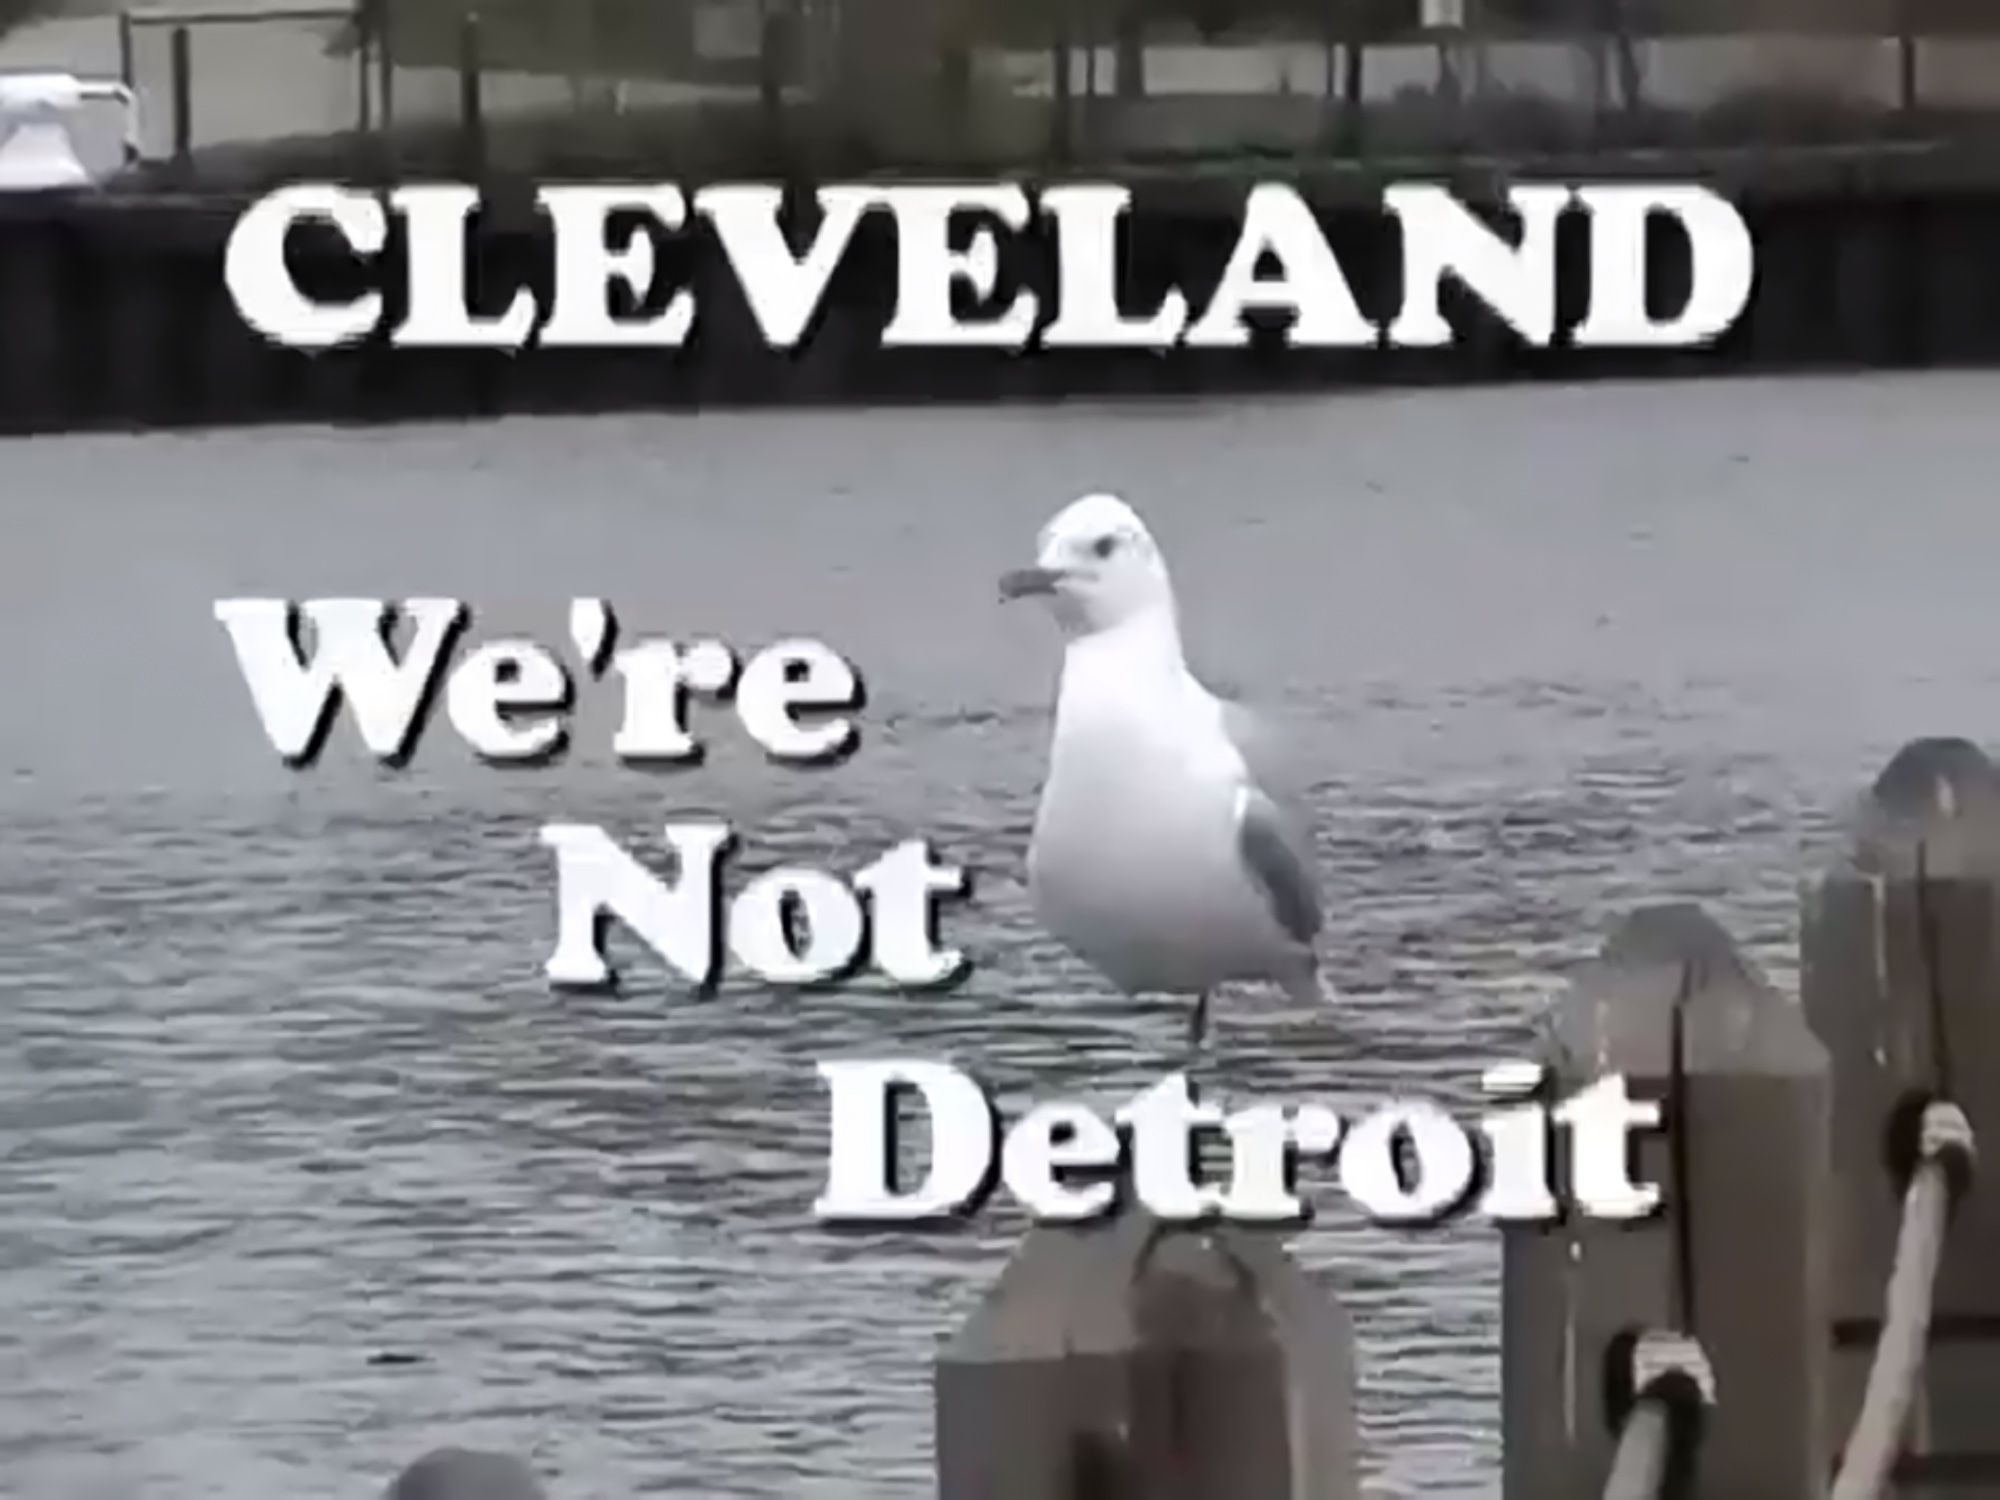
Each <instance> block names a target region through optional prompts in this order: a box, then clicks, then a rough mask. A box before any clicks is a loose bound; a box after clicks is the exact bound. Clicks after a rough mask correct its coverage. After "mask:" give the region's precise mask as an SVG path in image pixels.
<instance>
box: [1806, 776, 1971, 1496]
mask: <svg viewBox="0 0 2000 1500" xmlns="http://www.w3.org/2000/svg"><path fill="white" fill-rule="evenodd" d="M1802 909H1803V910H1802V916H1803V921H1802V930H1801V942H1800V949H1801V960H1802V975H1801V979H1802V985H1803V992H1804V1000H1805V1007H1806V1013H1807V1015H1808V1016H1809V1017H1810V1018H1811V1020H1812V1024H1813V1028H1814V1030H1816V1031H1817V1032H1818V1033H1819V1035H1820V1036H1821V1037H1823V1038H1824V1039H1825V1041H1826V1044H1827V1048H1828V1050H1829V1052H1830V1053H1831V1054H1832V1058H1833V1086H1834V1116H1833V1141H1834V1160H1835V1161H1836V1162H1837V1163H1838V1167H1837V1170H1836V1172H1835V1177H1834V1192H1833V1218H1832V1230H1831V1239H1832V1242H1833V1245H1832V1248H1833V1253H1834V1264H1833V1275H1834V1301H1833V1325H1832V1326H1833V1347H1834V1379H1833V1395H1832V1404H1833V1416H1834V1429H1833V1433H1834V1436H1835V1438H1836V1439H1838V1438H1839V1437H1840V1436H1841V1435H1843V1434H1844V1433H1845V1432H1846V1431H1847V1430H1848V1428H1849V1427H1850V1426H1851V1424H1852V1423H1853V1421H1854V1417H1855V1414H1856V1411H1857V1410H1858V1408H1859V1406H1860V1403H1861V1396H1862V1391H1863V1388H1864V1385H1865V1382H1866V1380H1867V1374H1868V1368H1869V1365H1870V1363H1871V1360H1872V1358H1873V1355H1874V1351H1875V1344H1876V1339H1877V1337H1878V1335H1879V1333H1880V1331H1881V1324H1882V1316H1883V1296H1884V1287H1885V1285H1886V1284H1887V1282H1888V1279H1889V1270H1890V1265H1891V1263H1892V1261H1893V1259H1894V1257H1895V1251H1896V1239H1897V1234H1898V1226H1899V1221H1900V1219H1901V1215H1902V1198H1903V1191H1904V1187H1905V1185H1906V1183H1907V1181H1908V1179H1909V1176H1910V1173H1911V1171H1912V1169H1913V1168H1914V1166H1915V1156H1916V1147H1917V1130H1918V1124H1919V1120H1920V1117H1921V1115H1922V1112H1923V1107H1924V1105H1925V1104H1927V1103H1929V1102H1931V1101H1933V1100H1941V1101H1949V1102H1951V1103H1954V1104H1956V1105H1958V1106H1959V1108H1960V1109H1961V1110H1962V1111H1963V1112H1964V1115H1965V1118H1966V1120H1967V1122H1969V1124H1970V1125H1971V1127H1972V1134H1973V1138H1974V1140H1975V1142H1983V1143H1987V1144H1989V1146H1990V1144H1991V1143H1995V1142H2000V770H1996V769H1995V767H1994V765H1993V763H1992V762H1991V761H1990V760H1989V759H1988V758H1987V757H1986V756H1985V755H1984V754H1983V753H1982V752H1981V751H1980V750H1979V749H1978V748H1977V747H1976V746H1974V745H1972V744H1969V743H1968V742H1966V741H1964V740H1956V739H1927V740H1918V741H1915V742H1914V743H1912V744H1910V745H1907V746H1905V747H1904V748H1903V750H1901V751H1900V752H1899V753H1898V754H1897V755H1896V756H1895V758H1894V759H1893V760H1891V761H1890V762H1889V765H1888V767H1887V768H1886V769H1885V770H1884V771H1883V772H1882V774H1881V776H1880V777H1879V778H1878V779H1877V781H1876V782H1875V785H1874V787H1873V789H1872V790H1871V792H1870V793H1869V795H1868V796H1867V797H1866V798H1865V799H1864V800H1863V802H1862V805H1861V809H1860V816H1859V818H1858V819H1857V823H1856V826H1855V828H1854V831H1853V840H1852V844H1851V846H1850V848H1849V849H1848V850H1847V851H1846V853H1845V854H1844V856H1843V857H1842V858H1840V859H1839V860H1838V861H1837V862H1836V863H1835V865H1834V866H1833V867H1832V868H1831V869H1829V870H1827V871H1826V872H1824V873H1823V875H1822V876H1821V878H1820V879H1819V880H1818V881H1817V882H1816V883H1814V884H1811V885H1809V886H1808V887H1807V888H1806V890H1805V891H1804V892H1803V898H1802ZM1996 1258H2000V1194H1996V1193H1993V1192H1991V1191H1981V1190H1979V1189H1978V1188H1975V1189H1974V1190H1973V1191H1972V1192H1970V1193H1967V1194H1962V1195H1961V1197H1960V1199H1959V1201H1958V1202H1957V1204H1956V1207H1955V1211H1954V1212H1953V1214H1952V1218H1951V1221H1950V1224H1949V1229H1948V1233H1947V1234H1946V1237H1945V1242H1944V1251H1943V1256H1942V1258H1941V1260H1940V1261H1939V1263H1938V1267H1937V1278H1936V1281H1935V1283H1934V1286H1933V1292H1932V1298H1931V1309H1932V1310H1931V1322H1930V1339H1929V1351H1928V1357H1927V1360H1926V1363H1925V1368H1924V1373H1923V1375H1922V1377H1921V1380H1920V1382H1919V1386H1918V1389H1917V1392H1916V1396H1915V1400H1914V1402H1913V1405H1912V1409H1911V1414H1910V1421H1909V1424H1908V1426H1907V1428H1906V1430H1905V1434H1904V1450H1903V1452H1904V1456H1903V1459H1902V1461H1901V1463H1900V1464H1899V1465H1898V1468H1897V1480H1898V1492H1899V1494H1901V1495H1903V1496H1905V1497H1912V1496H1919V1495H1921V1496H1934V1497H1944V1496H1950V1497H1953V1500H1974V1497H1978V1500H1991V1497H1996V1496H2000V1427H1996V1418H2000V1270H1996V1269H1995V1261H1996Z"/></svg>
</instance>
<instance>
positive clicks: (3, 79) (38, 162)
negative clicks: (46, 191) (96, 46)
mask: <svg viewBox="0 0 2000 1500" xmlns="http://www.w3.org/2000/svg"><path fill="white" fill-rule="evenodd" d="M100 100H102V101H107V102H110V103H114V104H116V105H118V106H119V108H120V109H121V111H122V112H123V114H124V117H125V160H126V161H127V162H128V163H130V162H134V161H137V160H138V159H139V103H138V100H137V99H136V98H134V97H133V93H132V90H131V89H129V88H127V87H126V86H125V85H124V84H122V83H119V82H118V81H116V80H115V79H98V78H78V77H77V76H76V75H75V74H73V73H0V193H20V192H32V191H34V190H36V189H38V188H69V187H87V186H89V185H90V184H91V183H92V182H93V181H95V178H94V177H93V176H92V174H91V172H90V169H89V168H88V167H86V166H85V165H84V164H83V161H82V159H81V158H80V157H79V156H78V155H77V153H76V142H75V141H74V140H72V139H71V137H70V133H69V117H70V116H71V115H72V114H73V113H74V112H75V111H76V110H78V109H80V108H82V107H83V106H84V105H85V104H89V103H93V102H96V101H100Z"/></svg>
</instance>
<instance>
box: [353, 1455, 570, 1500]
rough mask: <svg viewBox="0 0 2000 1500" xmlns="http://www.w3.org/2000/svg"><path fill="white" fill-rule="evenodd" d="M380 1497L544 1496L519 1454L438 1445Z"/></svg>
mask: <svg viewBox="0 0 2000 1500" xmlns="http://www.w3.org/2000/svg"><path fill="white" fill-rule="evenodd" d="M382 1500H546V1495H545V1493H544V1491H543V1489H542V1486H541V1484H540V1483H539V1482H538V1481H537V1480H536V1478H535V1476H534V1475H533V1474H532V1473H530V1472H529V1470H528V1466H527V1465H526V1464H524V1463H522V1462H521V1461H520V1460H519V1459H518V1458H512V1457H509V1456H508V1455H506V1454H504V1453H480V1452H476V1451H474V1450H473V1449H469V1448H438V1449H435V1450H433V1451H432V1452H429V1453H426V1454H425V1455H424V1456H423V1457H422V1458H420V1459H418V1460H417V1461H416V1462H415V1463H413V1464H411V1465H410V1466H409V1467H408V1468H407V1469H405V1470H403V1472H402V1473H401V1474H398V1475H397V1476H396V1477H395V1479H394V1480H392V1481H391V1482H390V1484H389V1488H388V1489H387V1490H385V1491H384V1492H383V1496H382Z"/></svg>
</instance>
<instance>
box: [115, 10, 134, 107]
mask: <svg viewBox="0 0 2000 1500" xmlns="http://www.w3.org/2000/svg"><path fill="white" fill-rule="evenodd" d="M137 71H138V70H137V67H136V66H135V63H134V60H133V56H132V12H130V11H129V10H121V11H119V12H118V80H119V82H121V83H123V84H124V85H125V87H126V88H128V89H129V88H131V87H132V86H133V82H134V78H135V75H136V73H137Z"/></svg>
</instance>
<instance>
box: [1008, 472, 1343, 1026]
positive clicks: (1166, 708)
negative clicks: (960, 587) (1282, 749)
mask: <svg viewBox="0 0 2000 1500" xmlns="http://www.w3.org/2000/svg"><path fill="white" fill-rule="evenodd" d="M1000 594H1001V597H1002V598H1003V599H1008V600H1012V599H1022V598H1030V597H1032V598H1038V599H1041V600H1043V601H1044V602H1046V603H1047V604H1048V606H1049V608H1050V611H1051V612H1052V613H1053V614H1054V616H1055V618H1056V621H1057V623H1058V625H1059V626H1060V627H1061V630H1062V633H1063V635H1064V638H1065V649H1064V653H1063V664H1062V680H1061V685H1060V686H1059V688H1058V689H1057V694H1056V711H1055V732H1054V737H1053V741H1052V744H1051V747H1050V751H1049V762H1048V774H1047V778H1046V780H1045V781H1044V783H1043V787H1042V797H1041V805H1040V807H1039V809H1038V810H1037V812H1036V815H1035V828H1034V834H1033V837H1032V840H1031V842H1030V844H1029V849H1028V883H1029V890H1030V893H1031V896H1032V899H1033V902H1034V906H1035V911H1036V915H1037V916H1038V918H1039V919H1040V920H1041V922H1042V924H1043V925H1044V926H1045V927H1046V928H1047V929H1048V930H1049V932H1050V933H1051V934H1052V935H1053V936H1054V937H1056V938H1057V939H1059V940H1060V941H1061V942H1062V943H1063V944H1064V945H1065V946H1066V947H1068V948H1069V949H1070V950H1071V951H1072V952H1073V953H1075V954H1076V955H1077V956H1078V957H1080V958H1082V959H1083V960H1085V961H1086V962H1087V963H1089V964H1090V965H1091V966H1092V967H1093V968H1095V969H1096V970H1097V971H1098V972H1099V973H1100V974H1102V975H1103V976H1104V977H1105V978H1106V979H1108V980H1110V981H1111V982H1112V983H1113V984H1115V985H1116V986H1118V988H1119V989H1120V990H1122V991H1124V992H1125V993H1126V994H1128V995H1140V994H1147V993H1164V994H1175V995H1192V996H1193V997H1194V1011H1193V1015H1192V1016H1191V1018H1190V1022H1189V1027H1188V1046H1189V1050H1190V1051H1191V1052H1199V1050H1200V1048H1201V1045H1202V1041H1203V1038H1204V1035H1205V1033H1206V1030H1207V1025H1208V1009H1209V998H1210V995H1211V993H1212V992H1213V991H1214V990H1215V989H1216V988H1217V987H1218V986H1220V985H1222V984H1224V983H1228V982H1230V981H1263V982H1268V983H1275V984H1277V985H1279V986H1280V987H1282V988H1283V989H1284V991H1285V992H1286V993H1287V994H1288V995H1289V996H1290V997H1291V998H1292V999H1293V1000H1294V1001H1297V1002H1299V1003H1302V1004H1306V1003H1310V1004H1317V1003H1319V1002H1321V1001H1322V999H1324V998H1328V997H1326V996H1324V995H1323V993H1322V990H1321V985H1320V974H1319V960H1318V954H1317V952H1316V941H1317V938H1318V936H1319V932H1320V927H1321V920H1322V918H1321V910H1320V900H1319V889H1318V882H1317V881H1316V879H1315V878H1314V875H1313V872H1312V856H1311V853H1310V849H1309V846H1308V845H1307V843H1306V841H1305V839H1304V837H1303V835H1302V833H1301V830H1300V827H1299V824H1298V822H1297V820H1296V819H1295V818H1294V817H1292V816H1291V815H1289V814H1288V813H1287V812H1286V811H1285V810H1284V809H1283V807H1282V805H1281V802H1280V799H1279V796H1278V794H1277V793H1276V792H1275V790H1274V789H1273V783H1272V782H1271V781H1270V780H1269V779H1268V778H1260V777H1259V775H1258V773H1257V771H1256V769H1255V768H1254V767H1253V765H1252V760H1253V758H1254V757H1255V755H1256V751H1257V749H1258V748H1259V747H1260V744H1261V736H1260V735H1259V733H1258V732H1257V728H1256V726H1255V723H1254V721H1253V720H1252V719H1251V718H1250V717H1249V715H1248V714H1247V713H1246V712H1245V711H1244V710H1243V709H1242V708H1241V707H1240V706H1239V705H1236V704H1233V703H1229V702H1226V701H1224V700H1223V699H1220V698H1217V697H1216V696H1215V695H1214V694H1213V693H1211V692H1209V690H1208V689H1207V688H1205V687H1203V686H1202V684H1201V683H1200V682H1198V681H1197V680H1196V679H1195V677H1194V675H1193V673H1191V672H1190V671H1189V670H1188V666H1187V662H1186V660H1185V658H1184V657H1183V655H1182V651H1181V636H1180V625H1179V619H1178V613H1177V611H1176V609H1175V605H1174V592H1173V585H1172V582H1171V580H1170V579H1169V577H1168V574H1167V566H1166V561H1165V559H1164V558H1163V557H1162V556H1161V555H1160V549H1159V546H1158V544H1157V543H1155V542H1154V540H1153V536H1152V533H1151V532H1149V531H1148V530H1147V529H1146V525H1145V523H1144V522H1143V521H1141V520H1140V519H1139V517H1138V515H1137V513H1136V512H1134V511H1133V509H1132V508H1131V507H1130V506H1129V505H1127V504H1126V503H1125V502H1124V501H1122V500H1120V499H1118V498H1117V497H1116V496H1114V495H1107V494H1092V495H1086V496H1084V497H1083V498H1082V499H1080V500H1077V501H1075V502H1073V503H1072V504H1070V505H1068V506H1066V507H1065V508H1064V509H1063V510H1062V511H1060V512H1059V513H1058V514H1057V515H1056V516H1055V518H1054V519H1053V520H1051V521H1050V522H1049V523H1048V524H1047V525H1046V526H1045V527H1043V529H1042V532H1041V536H1040V540H1039V546H1038V555H1037V559H1036V562H1035V565H1034V566H1033V567H1029V568H1019V569H1016V570H1014V571H1013V572H1010V573H1008V574H1006V575H1005V576H1004V577H1003V578H1002V579H1001V580H1000Z"/></svg>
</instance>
